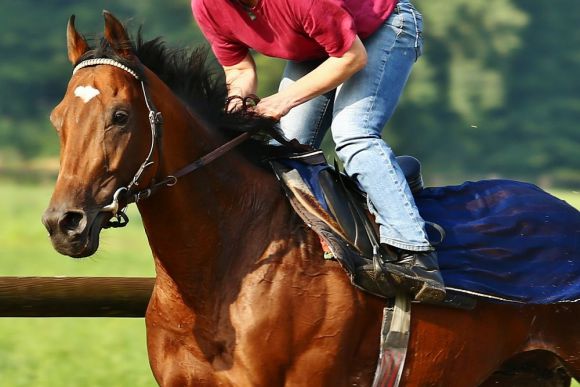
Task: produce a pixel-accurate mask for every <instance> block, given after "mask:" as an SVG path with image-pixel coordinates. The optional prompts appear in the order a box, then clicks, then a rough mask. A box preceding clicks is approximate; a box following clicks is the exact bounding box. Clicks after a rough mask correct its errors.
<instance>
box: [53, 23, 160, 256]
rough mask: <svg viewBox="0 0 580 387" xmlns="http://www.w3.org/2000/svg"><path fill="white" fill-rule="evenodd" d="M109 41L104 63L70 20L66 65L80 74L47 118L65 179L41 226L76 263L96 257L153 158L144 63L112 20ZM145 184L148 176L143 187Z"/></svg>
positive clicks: (59, 183)
mask: <svg viewBox="0 0 580 387" xmlns="http://www.w3.org/2000/svg"><path fill="white" fill-rule="evenodd" d="M104 39H105V40H106V44H105V46H106V47H109V48H110V50H108V55H107V56H108V58H105V59H103V58H102V55H101V54H100V53H96V52H95V50H91V49H90V48H89V45H88V44H87V42H86V40H85V39H84V38H83V37H82V36H81V35H80V34H79V33H78V32H77V31H76V29H75V26H74V17H71V19H70V20H69V23H68V28H67V46H68V57H69V59H70V61H71V62H72V64H73V65H74V66H76V67H75V71H74V72H73V76H72V78H71V79H70V82H69V84H68V88H67V91H66V94H65V96H64V98H63V100H62V101H61V102H60V103H59V104H58V106H56V107H55V108H54V110H53V111H52V114H51V116H50V119H51V121H52V123H53V125H54V127H55V128H56V130H57V132H58V135H59V137H60V146H61V151H60V171H59V175H58V179H57V182H56V186H55V190H54V193H53V195H52V198H51V201H50V204H49V207H48V209H47V210H46V211H45V213H44V216H43V219H42V221H43V223H44V225H45V226H46V228H47V230H48V233H49V235H50V238H51V240H52V243H53V246H54V248H55V249H56V250H57V251H58V252H60V253H62V254H66V255H70V256H72V257H85V256H88V255H91V254H93V253H94V252H95V251H96V250H97V248H98V245H99V234H100V231H101V229H102V228H103V227H104V226H106V225H107V224H110V223H109V222H110V219H111V218H112V217H113V216H114V215H117V216H118V214H119V213H118V203H117V202H116V201H114V200H113V197H114V196H117V195H115V193H116V192H117V191H118V190H119V187H128V186H131V182H132V181H133V179H134V178H135V179H136V178H138V177H139V176H136V173H137V171H138V170H140V166H142V165H145V163H144V160H150V159H151V157H153V155H152V153H153V152H152V148H153V143H154V142H153V140H152V132H151V131H150V130H149V128H150V121H149V119H148V115H149V113H150V111H151V109H148V107H149V104H148V103H150V101H149V100H148V101H146V92H145V89H146V88H145V86H144V83H143V82H141V80H140V79H138V78H139V75H137V71H139V70H138V69H139V61H138V59H137V58H136V57H135V55H134V54H133V51H132V48H131V45H130V41H129V38H128V35H127V32H126V31H125V28H124V27H123V25H122V24H121V23H120V22H119V21H118V20H117V19H116V18H115V17H113V16H112V15H111V14H110V13H108V12H105V33H104ZM91 59H92V61H91ZM153 109H154V108H153ZM152 125H153V124H152ZM148 155H149V157H148ZM147 178H149V179H150V178H151V176H150V171H149V170H146V171H145V173H144V174H143V176H141V180H144V179H147Z"/></svg>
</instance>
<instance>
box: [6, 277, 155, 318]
mask: <svg viewBox="0 0 580 387" xmlns="http://www.w3.org/2000/svg"><path fill="white" fill-rule="evenodd" d="M154 281H155V279H154V278H137V277H134V278H126V277H0V317H144V316H145V310H146V308H147V304H148V302H149V298H150V297H151V292H152V289H153V283H154Z"/></svg>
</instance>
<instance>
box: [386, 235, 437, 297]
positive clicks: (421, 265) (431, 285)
mask: <svg viewBox="0 0 580 387" xmlns="http://www.w3.org/2000/svg"><path fill="white" fill-rule="evenodd" d="M383 248H384V250H386V252H387V254H389V255H391V256H392V255H393V254H395V255H396V261H390V262H383V264H382V267H383V270H385V272H386V274H387V275H389V276H390V277H391V278H392V279H393V281H394V282H395V283H397V284H398V285H400V286H401V287H402V288H403V289H405V290H407V291H409V292H410V293H411V294H412V295H413V296H414V298H415V301H420V302H427V303H437V302H441V301H443V300H444V299H445V285H444V284H443V278H442V277H441V273H440V272H439V265H438V263H437V253H436V252H435V251H434V250H429V251H408V250H401V249H396V248H393V247H391V246H385V245H383Z"/></svg>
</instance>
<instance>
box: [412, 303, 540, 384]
mask: <svg viewBox="0 0 580 387" xmlns="http://www.w3.org/2000/svg"><path fill="white" fill-rule="evenodd" d="M411 315H412V318H411V338H410V346H409V351H408V354H407V361H406V366H405V371H404V375H403V381H402V382H403V385H406V386H446V387H453V386H457V387H463V386H477V385H479V384H481V383H483V382H484V381H485V380H486V379H487V378H488V377H489V376H490V375H492V374H493V372H494V371H496V370H497V369H498V368H499V366H500V365H501V364H502V363H503V362H504V361H506V360H507V359H509V358H511V357H512V356H513V355H514V354H516V353H519V352H521V351H522V350H523V348H524V346H525V345H526V342H527V338H528V329H529V326H530V321H531V318H532V316H531V314H530V313H529V311H528V310H527V308H523V307H515V306H510V305H494V304H485V303H480V305H478V306H477V307H476V309H475V310H473V311H460V310H453V309H448V308H441V307H433V306H427V305H413V308H412V311H411Z"/></svg>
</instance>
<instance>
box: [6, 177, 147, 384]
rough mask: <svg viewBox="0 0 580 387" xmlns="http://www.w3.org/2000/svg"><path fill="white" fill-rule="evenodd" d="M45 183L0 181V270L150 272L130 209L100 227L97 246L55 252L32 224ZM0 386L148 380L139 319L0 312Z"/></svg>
mask: <svg viewBox="0 0 580 387" xmlns="http://www.w3.org/2000/svg"><path fill="white" fill-rule="evenodd" d="M51 191H52V186H48V185H45V186H38V185H16V184H13V183H6V182H2V181H0V219H2V220H1V221H0V246H1V248H0V275H2V276H8V275H18V276H28V275H32V276H35V275H39V276H59V275H60V276H101V275H102V276H153V275H154V270H153V262H152V259H151V253H150V251H149V245H148V244H147V241H146V239H145V235H144V232H143V229H142V225H141V223H140V218H139V216H138V214H136V213H135V209H134V208H133V209H132V211H130V212H129V215H130V218H131V222H130V223H129V225H128V226H127V227H126V228H125V229H121V230H106V231H104V232H103V237H102V242H101V247H100V249H99V252H98V253H97V254H96V255H95V256H94V257H93V258H88V259H83V260H73V259H71V258H67V257H64V256H62V255H59V254H58V253H56V252H55V251H54V250H53V249H52V246H51V244H50V240H49V239H48V237H47V236H46V231H45V230H44V227H43V226H42V224H41V223H40V217H41V214H42V212H43V211H44V208H45V207H46V205H47V204H48V200H49V198H50V194H51ZM0 332H1V333H0V386H7V387H29V386H40V387H53V386H54V387H57V386H59V387H69V386H70V387H76V386H86V387H93V386H95V387H96V386H119V387H127V386H135V387H137V386H144V387H145V386H155V385H156V383H155V381H154V379H153V376H152V374H151V371H150V369H149V363H148V359H147V352H146V347H145V326H144V320H143V319H120V318H109V319H96V318H85V319H69V318H51V319H18V318H4V319H0Z"/></svg>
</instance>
